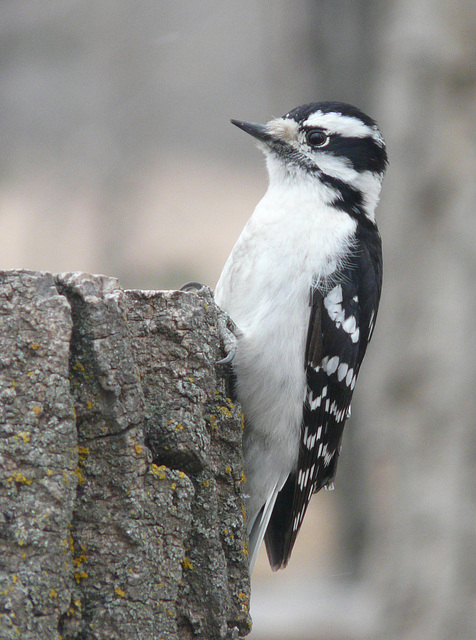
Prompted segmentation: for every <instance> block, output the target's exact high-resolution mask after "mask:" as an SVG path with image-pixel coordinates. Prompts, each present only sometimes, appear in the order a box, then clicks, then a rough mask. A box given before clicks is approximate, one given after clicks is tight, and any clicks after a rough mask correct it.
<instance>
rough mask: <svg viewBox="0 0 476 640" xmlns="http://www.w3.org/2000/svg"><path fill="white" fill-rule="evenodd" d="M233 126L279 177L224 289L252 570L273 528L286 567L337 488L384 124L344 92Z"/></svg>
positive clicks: (275, 557)
mask: <svg viewBox="0 0 476 640" xmlns="http://www.w3.org/2000/svg"><path fill="white" fill-rule="evenodd" d="M232 123H233V124H235V125H236V126H237V127H239V128H240V129H243V131H245V132H246V133H249V134H250V135H252V136H253V137H254V138H256V139H257V140H258V143H259V147H260V148H261V149H262V151H263V152H264V154H265V156H266V163H267V169H268V173H269V187H268V190H267V192H266V194H265V195H264V197H263V199H262V200H261V201H260V202H259V204H258V205H257V207H256V209H255V211H254V213H253V215H252V216H251V218H250V219H249V220H248V222H247V224H246V226H245V228H244V229H243V232H242V233H241V235H240V237H239V238H238V241H237V243H236V244H235V246H234V248H233V250H232V252H231V255H230V257H229V258H228V260H227V262H226V264H225V267H224V269H223V272H222V274H221V277H220V279H219V281H218V284H217V286H216V289H215V294H214V295H215V300H216V302H217V304H218V305H219V306H220V307H221V308H222V309H223V310H224V311H226V312H227V313H228V315H229V316H230V317H231V319H232V320H233V321H234V323H235V324H236V327H237V331H236V351H235V352H234V355H233V370H234V373H235V376H236V395H237V398H238V400H239V401H240V403H241V405H242V408H243V413H244V416H245V431H244V441H243V447H244V467H245V475H246V478H247V481H246V493H247V495H248V497H247V502H246V513H247V526H248V531H249V540H250V544H249V562H250V568H251V569H252V568H253V566H254V563H255V560H256V557H257V554H258V550H259V547H260V545H261V542H262V540H263V538H264V539H265V542H266V549H267V552H268V557H269V561H270V564H271V567H272V568H273V570H276V569H280V568H283V567H285V566H286V565H287V563H288V561H289V557H290V555H291V552H292V549H293V546H294V543H295V540H296V536H297V534H298V532H299V529H300V527H301V524H302V521H303V518H304V515H305V513H306V509H307V507H308V504H309V501H310V499H311V496H312V494H313V493H316V492H317V491H319V490H320V489H322V488H323V487H326V488H332V486H333V482H334V476H335V473H336V466H337V460H338V457H339V451H340V445H341V439H342V431H343V428H344V424H345V421H346V420H347V418H348V417H349V415H350V403H351V399H352V393H353V391H354V386H355V381H356V378H357V375H358V373H359V369H360V366H361V363H362V359H363V357H364V354H365V350H366V348H367V344H368V342H369V340H370V338H371V335H372V331H373V328H374V324H375V318H376V315H377V309H378V304H379V299H380V290H381V283H382V253H381V240H380V235H379V232H378V229H377V225H376V223H375V207H376V205H377V202H378V199H379V194H380V187H381V183H382V178H383V175H384V172H385V168H386V165H387V154H386V150H385V143H384V140H383V138H382V135H381V133H380V131H379V129H378V127H377V125H376V123H375V122H374V120H372V119H371V118H370V117H368V116H367V115H365V114H364V113H362V112H361V111H360V110H359V109H357V108H355V107H353V106H350V105H348V104H343V103H340V102H317V103H313V104H308V105H304V106H302V107H298V108H297V109H294V110H293V111H290V112H289V113H287V114H286V115H285V116H283V117H282V118H276V119H273V120H271V121H270V122H268V123H267V124H265V125H260V124H252V123H249V122H242V121H237V120H232Z"/></svg>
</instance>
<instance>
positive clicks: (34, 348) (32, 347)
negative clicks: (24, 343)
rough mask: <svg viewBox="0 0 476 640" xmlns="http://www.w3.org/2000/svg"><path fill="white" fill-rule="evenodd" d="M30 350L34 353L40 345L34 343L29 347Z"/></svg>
mask: <svg viewBox="0 0 476 640" xmlns="http://www.w3.org/2000/svg"><path fill="white" fill-rule="evenodd" d="M30 347H31V349H33V351H36V350H37V349H39V348H40V343H39V342H34V343H33V344H32V345H30Z"/></svg>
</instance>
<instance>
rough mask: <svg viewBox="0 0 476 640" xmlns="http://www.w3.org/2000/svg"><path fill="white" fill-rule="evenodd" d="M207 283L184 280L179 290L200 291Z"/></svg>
mask: <svg viewBox="0 0 476 640" xmlns="http://www.w3.org/2000/svg"><path fill="white" fill-rule="evenodd" d="M206 288H207V285H206V284H202V283H201V282H195V281H194V280H192V281H191V282H186V283H185V284H184V285H183V286H182V287H180V291H193V290H194V289H195V290H196V291H201V290H202V289H206Z"/></svg>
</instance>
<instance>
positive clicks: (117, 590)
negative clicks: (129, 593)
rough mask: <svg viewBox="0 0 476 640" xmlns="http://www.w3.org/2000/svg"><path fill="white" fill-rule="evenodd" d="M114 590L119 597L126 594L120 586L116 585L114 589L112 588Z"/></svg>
mask: <svg viewBox="0 0 476 640" xmlns="http://www.w3.org/2000/svg"><path fill="white" fill-rule="evenodd" d="M114 591H115V592H116V593H117V595H118V596H119V597H120V598H124V596H125V595H126V592H125V591H123V590H122V589H121V588H120V587H117V588H116V589H114Z"/></svg>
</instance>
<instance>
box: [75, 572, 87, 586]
mask: <svg viewBox="0 0 476 640" xmlns="http://www.w3.org/2000/svg"><path fill="white" fill-rule="evenodd" d="M74 577H75V579H76V582H77V583H78V584H79V583H80V582H81V580H86V578H89V574H88V573H86V571H75V572H74Z"/></svg>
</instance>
